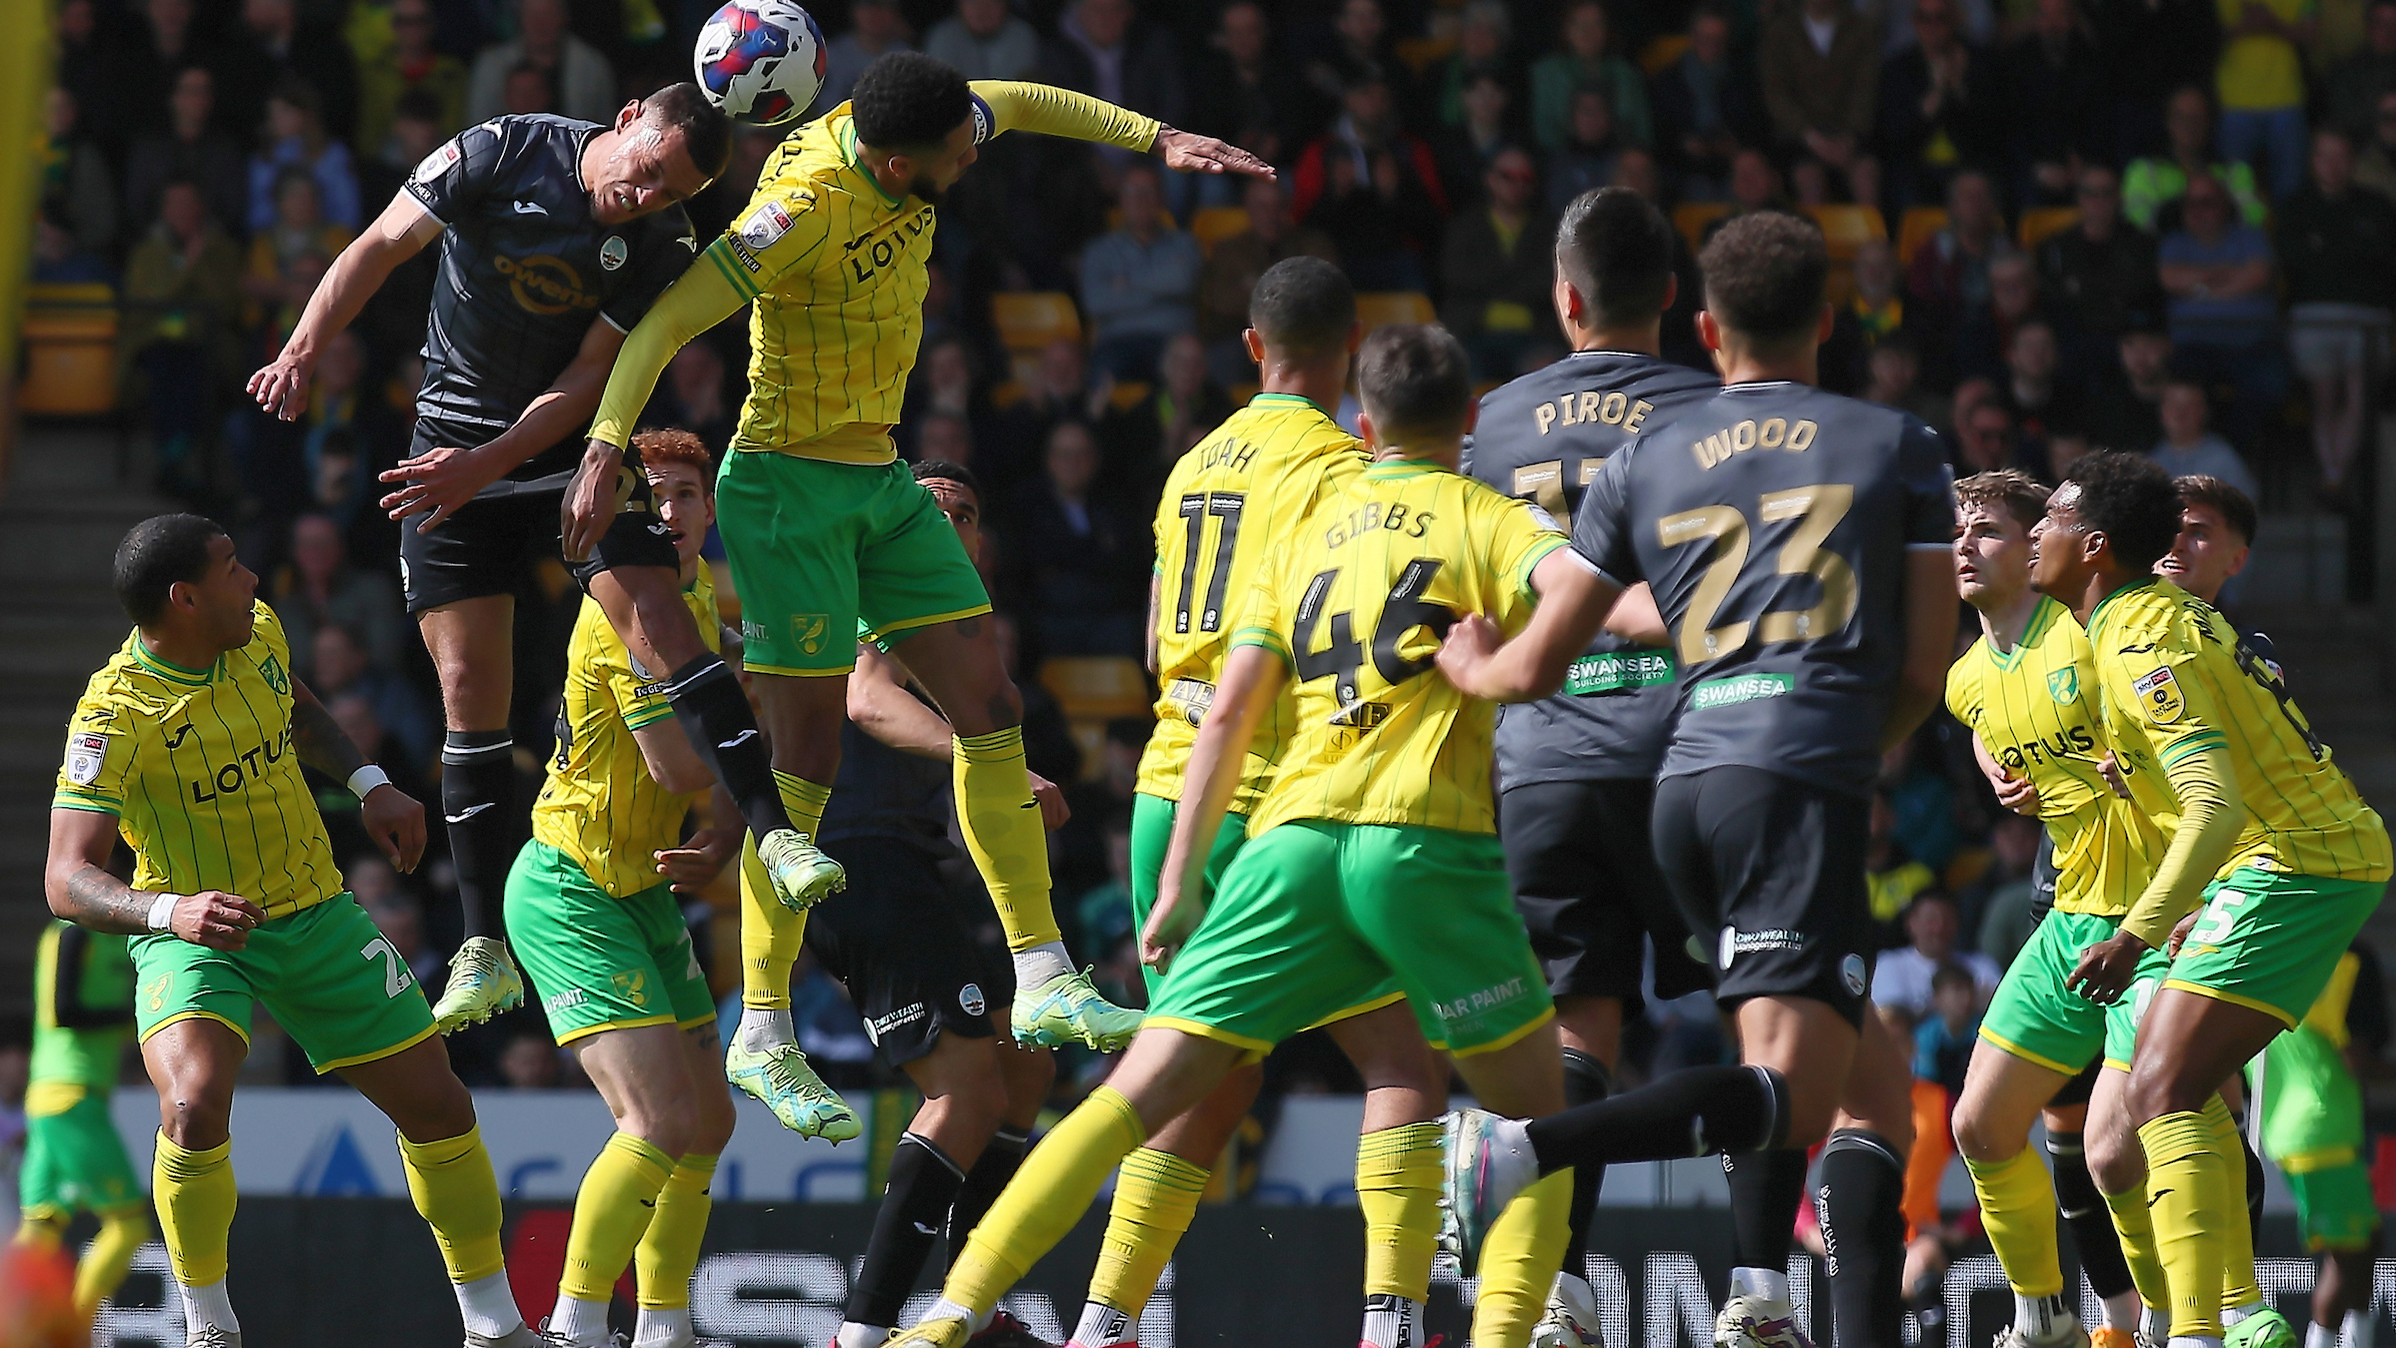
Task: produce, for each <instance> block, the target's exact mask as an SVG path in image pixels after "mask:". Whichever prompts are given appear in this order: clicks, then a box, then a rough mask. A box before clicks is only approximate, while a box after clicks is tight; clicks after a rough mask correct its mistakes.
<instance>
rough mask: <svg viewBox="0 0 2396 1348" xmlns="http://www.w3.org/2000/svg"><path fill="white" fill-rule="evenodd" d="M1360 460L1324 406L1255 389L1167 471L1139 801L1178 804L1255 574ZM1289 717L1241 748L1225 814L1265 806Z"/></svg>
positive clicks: (1288, 705) (1277, 709) (1359, 449)
mask: <svg viewBox="0 0 2396 1348" xmlns="http://www.w3.org/2000/svg"><path fill="white" fill-rule="evenodd" d="M1366 461H1367V458H1366V455H1365V452H1364V446H1363V444H1362V443H1361V442H1359V441H1358V440H1357V439H1356V437H1355V436H1353V435H1350V434H1348V433H1347V432H1346V431H1344V430H1341V429H1340V427H1339V423H1338V422H1335V421H1333V420H1332V419H1331V418H1330V416H1329V415H1327V414H1326V413H1325V412H1324V411H1323V409H1322V408H1320V407H1317V406H1315V405H1314V404H1313V403H1311V402H1309V401H1307V400H1306V399H1304V398H1301V397H1298V396H1297V395H1295V394H1290V393H1259V394H1257V395H1256V396H1255V397H1254V398H1252V399H1250V400H1249V402H1248V405H1247V406H1246V407H1244V408H1241V409H1240V410H1239V411H1237V412H1234V413H1232V414H1231V418H1230V420H1228V421H1225V422H1224V423H1223V424H1222V425H1221V426H1219V427H1216V428H1215V431H1214V433H1213V434H1211V435H1209V436H1207V437H1206V438H1205V439H1203V440H1201V441H1199V442H1198V443H1197V444H1196V445H1194V446H1192V447H1191V449H1190V452H1189V453H1187V454H1184V455H1182V456H1181V461H1180V462H1179V463H1176V464H1174V465H1173V472H1172V475H1171V476H1169V477H1167V478H1166V479H1165V492H1164V497H1163V499H1161V500H1159V501H1158V502H1157V507H1156V574H1157V606H1156V607H1157V611H1156V681H1157V688H1158V690H1159V691H1158V696H1157V700H1156V730H1155V731H1154V732H1153V733H1151V734H1150V735H1149V737H1148V748H1147V750H1146V752H1144V753H1142V754H1141V755H1140V778H1139V784H1138V787H1137V789H1138V790H1139V791H1140V792H1141V793H1142V794H1144V795H1150V796H1158V797H1161V798H1163V799H1165V800H1179V799H1181V778H1182V771H1183V769H1184V768H1185V767H1186V766H1187V765H1188V763H1189V759H1190V746H1191V745H1192V744H1195V743H1196V742H1197V740H1198V726H1199V725H1200V723H1201V722H1203V721H1204V720H1205V718H1206V709H1207V707H1208V706H1209V705H1210V704H1212V703H1213V701H1214V697H1215V682H1216V680H1217V679H1219V678H1220V677H1222V673H1223V657H1224V655H1225V654H1227V653H1228V652H1229V650H1230V648H1231V637H1232V634H1233V633H1234V632H1237V631H1238V630H1239V629H1240V627H1241V624H1242V621H1243V619H1244V618H1245V617H1246V606H1247V603H1248V600H1249V597H1250V592H1251V591H1252V590H1253V589H1254V588H1255V585H1256V575H1257V568H1258V566H1259V565H1260V564H1261V562H1262V561H1263V558H1264V556H1265V554H1266V552H1268V551H1269V550H1271V548H1272V547H1273V545H1274V544H1275V543H1276V542H1277V541H1279V540H1281V539H1286V538H1288V537H1290V536H1291V535H1292V534H1293V533H1294V532H1295V531H1296V529H1297V527H1298V524H1299V522H1300V521H1302V520H1304V519H1305V518H1306V517H1307V516H1308V515H1310V514H1312V513H1314V508H1315V507H1316V506H1317V505H1318V504H1320V503H1321V502H1322V501H1323V499H1324V498H1325V497H1327V496H1329V495H1331V494H1332V493H1333V492H1336V491H1338V490H1339V489H1340V488H1341V487H1344V486H1345V485H1347V484H1348V483H1349V482H1350V481H1352V480H1354V479H1355V477H1356V476H1357V475H1358V474H1359V473H1361V472H1363V471H1364V466H1365V463H1366ZM1296 715H1297V708H1296V703H1295V698H1294V696H1293V695H1291V694H1289V693H1288V692H1286V691H1285V692H1284V694H1283V696H1282V697H1280V698H1279V699H1277V700H1276V701H1275V702H1274V704H1273V712H1272V715H1271V717H1270V718H1269V719H1268V720H1266V721H1265V723H1264V724H1263V725H1261V726H1259V727H1257V731H1256V738H1255V739H1253V740H1251V741H1249V744H1248V767H1247V771H1246V772H1245V773H1243V774H1242V776H1241V778H1240V789H1239V794H1237V795H1236V796H1234V797H1232V801H1231V810H1232V813H1234V814H1249V813H1252V812H1254V810H1255V809H1256V803H1257V801H1259V800H1261V799H1263V797H1264V794H1265V791H1266V789H1267V788H1269V787H1270V786H1271V785H1272V781H1273V765H1274V764H1276V763H1278V762H1280V761H1281V751H1282V748H1283V746H1284V744H1285V743H1286V742H1287V740H1288V739H1289V735H1290V731H1291V729H1292V728H1293V724H1294V722H1293V718H1294V717H1295V716H1296Z"/></svg>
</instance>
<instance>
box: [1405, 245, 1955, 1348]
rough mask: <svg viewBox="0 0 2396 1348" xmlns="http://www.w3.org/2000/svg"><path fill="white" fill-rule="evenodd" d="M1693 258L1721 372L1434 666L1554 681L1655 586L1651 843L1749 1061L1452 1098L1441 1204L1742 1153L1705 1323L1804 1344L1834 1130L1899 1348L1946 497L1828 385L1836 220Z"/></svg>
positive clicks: (1865, 1330)
mask: <svg viewBox="0 0 2396 1348" xmlns="http://www.w3.org/2000/svg"><path fill="white" fill-rule="evenodd" d="M1701 266H1702V268H1703V271H1704V274H1705V287H1706V295H1705V298H1706V308H1705V311H1704V312H1702V313H1700V314H1699V315H1698V319H1697V328H1698V335H1699V337H1700V338H1701V339H1702V340H1703V341H1704V342H1705V344H1706V346H1707V347H1708V348H1709V349H1711V350H1712V351H1713V352H1714V355H1715V363H1716V365H1717V366H1718V367H1719V368H1720V369H1721V371H1722V375H1723V388H1722V391H1721V392H1720V393H1717V394H1715V395H1714V396H1713V397H1711V398H1707V399H1704V400H1702V401H1699V402H1696V403H1693V404H1690V405H1687V406H1685V407H1682V408H1679V409H1676V410H1675V411H1673V412H1671V413H1670V414H1667V415H1663V416H1656V417H1653V418H1651V419H1650V420H1649V421H1648V423H1647V425H1646V426H1645V428H1644V429H1643V430H1642V432H1641V433H1640V435H1639V436H1638V438H1637V439H1635V440H1633V441H1632V442H1631V444H1630V445H1628V446H1626V447H1625V448H1623V449H1621V450H1618V451H1616V452H1615V453H1614V454H1613V455H1612V456H1611V457H1609V458H1608V459H1607V460H1606V462H1605V463H1604V465H1603V466H1602V467H1601V468H1600V470H1599V472H1598V474H1597V477H1596V479H1595V480H1594V481H1593V482H1592V483H1591V484H1590V487H1589V490H1588V493H1587V495H1586V496H1585V497H1584V498H1583V500H1582V502H1581V508H1580V510H1579V511H1578V512H1577V513H1576V515H1575V517H1574V520H1573V549H1574V551H1575V552H1576V553H1578V554H1579V555H1580V556H1581V557H1582V559H1583V560H1584V561H1586V562H1587V563H1588V564H1589V566H1588V570H1587V571H1586V572H1585V573H1582V579H1581V581H1580V582H1579V583H1578V585H1577V586H1576V587H1574V588H1573V589H1570V590H1564V591H1561V592H1559V593H1557V594H1553V595H1546V596H1543V599H1542V602H1541V604H1540V607H1539V611H1538V613H1537V615H1536V616H1535V617H1534V618H1533V619H1532V622H1531V624H1530V626H1529V627H1527V628H1526V629H1524V631H1523V632H1522V633H1521V634H1520V635H1518V636H1517V637H1515V638H1514V639H1513V640H1512V641H1509V642H1504V643H1503V644H1501V643H1500V641H1499V639H1498V638H1499V634H1498V632H1497V630H1496V629H1495V628H1494V627H1493V626H1492V625H1491V624H1489V623H1488V622H1487V621H1486V620H1485V619H1483V618H1480V617H1479V616H1477V615H1474V616H1468V617H1466V618H1464V619H1462V620H1460V621H1458V622H1457V623H1456V625H1455V626H1454V627H1453V628H1452V629H1451V630H1450V632H1449V635H1448V638H1447V642H1446V644H1445V646H1444V647H1443V648H1442V651H1441V654H1440V667H1441V669H1442V670H1443V671H1445V673H1446V674H1447V677H1448V678H1449V679H1450V680H1451V681H1452V682H1454V683H1455V684H1456V686H1457V687H1459V688H1461V689H1463V690H1465V691H1466V692H1469V693H1474V694H1477V695H1480V696H1484V697H1493V698H1498V699H1500V700H1504V701H1522V700H1527V699H1531V698H1537V697H1542V696H1547V695H1551V694H1553V693H1554V692H1555V691H1556V690H1557V689H1558V687H1559V686H1560V685H1561V684H1562V683H1563V682H1564V678H1565V674H1566V670H1567V668H1568V667H1569V666H1570V665H1571V663H1572V662H1573V661H1574V660H1576V659H1579V658H1581V657H1582V656H1583V653H1584V652H1585V651H1586V649H1587V646H1588V642H1589V640H1590V638H1591V636H1592V635H1593V634H1594V633H1595V632H1596V630H1597V626H1598V623H1599V621H1600V619H1602V618H1603V617H1604V616H1605V614H1606V612H1607V611H1608V609H1610V608H1611V607H1612V606H1613V604H1614V602H1615V600H1616V598H1617V597H1618V596H1619V595H1620V594H1621V592H1622V591H1623V590H1624V588H1625V587H1627V586H1628V585H1630V584H1633V583H1635V582H1638V581H1641V580H1645V581H1647V582H1649V583H1650V584H1651V585H1652V586H1653V587H1654V595H1655V603H1656V607H1657V609H1658V610H1659V612H1660V613H1661V614H1662V616H1663V620H1664V625H1665V627H1666V628H1667V629H1668V631H1669V633H1670V635H1671V641H1672V649H1673V653H1674V656H1675V657H1676V659H1677V660H1678V661H1679V664H1680V683H1679V710H1678V719H1677V720H1676V722H1675V723H1674V727H1673V731H1672V737H1671V741H1670V744H1669V745H1668V747H1667V748H1666V750H1665V753H1664V760H1663V764H1662V767H1661V768H1660V769H1659V778H1660V780H1659V782H1658V784H1657V787H1656V797H1655V811H1654V826H1653V838H1654V841H1655V848H1656V859H1657V861H1658V862H1659V863H1660V864H1661V866H1662V867H1663V870H1664V874H1665V876H1666V878H1667V879H1668V880H1669V882H1670V883H1671V885H1672V888H1673V891H1674V895H1675V897H1676V898H1677V899H1678V900H1679V903H1680V907H1681V910H1682V912H1683V913H1684V915H1685V916H1686V917H1687V920H1688V923H1689V926H1690V928H1691V929H1692V930H1695V931H1699V932H1704V933H1708V934H1709V943H1710V944H1716V945H1718V956H1717V970H1716V987H1717V994H1718V995H1719V996H1720V998H1721V999H1722V1002H1723V1004H1724V1005H1725V1006H1728V1007H1730V1008H1732V1009H1733V1011H1734V1014H1735V1015H1736V1016H1737V1019H1738V1024H1739V1033H1740V1039H1741V1049H1742V1054H1743V1057H1744V1064H1743V1065H1741V1066H1737V1067H1705V1068H1696V1069H1692V1070H1689V1071H1684V1072H1677V1073H1674V1074H1672V1075H1670V1076H1667V1077H1664V1078H1661V1079H1659V1080H1657V1081H1655V1082H1653V1083H1651V1084H1650V1085H1648V1086H1646V1087H1643V1088H1641V1089H1639V1090H1637V1091H1632V1092H1629V1093H1627V1094H1624V1095H1619V1096H1615V1097H1613V1098H1612V1099H1609V1100H1604V1101H1600V1102H1598V1103H1595V1104H1589V1105H1582V1106H1579V1107H1577V1108H1574V1109H1569V1110H1566V1111H1565V1112H1564V1113H1561V1114H1556V1115H1551V1116H1549V1117H1547V1118H1544V1119H1539V1120H1535V1121H1532V1122H1529V1123H1527V1124H1526V1123H1523V1122H1520V1121H1516V1120H1509V1119H1501V1118H1498V1117H1495V1116H1493V1115H1490V1114H1486V1113H1483V1112H1480V1111H1465V1112H1463V1113H1460V1114H1456V1115H1451V1116H1450V1127H1449V1146H1450V1154H1449V1164H1448V1186H1447V1187H1448V1202H1449V1203H1450V1205H1451V1209H1452V1213H1453V1217H1454V1220H1455V1225H1456V1228H1457V1229H1456V1236H1457V1238H1458V1239H1459V1240H1460V1242H1461V1243H1462V1244H1463V1245H1464V1246H1465V1247H1466V1248H1467V1249H1468V1250H1469V1249H1470V1248H1472V1247H1473V1246H1475V1245H1476V1244H1477V1243H1478V1241H1479V1240H1480V1238H1481V1237H1482V1236H1483V1235H1484V1234H1485V1233H1486V1232H1487V1230H1488V1224H1489V1222H1490V1221H1492V1220H1494V1218H1495V1217H1496V1215H1497V1214H1498V1212H1500V1211H1501V1210H1502V1209H1503V1206H1504V1204H1505V1203H1506V1202H1507V1201H1509V1200H1510V1199H1511V1198H1512V1197H1513V1195H1514V1194H1515V1193H1517V1192H1519V1191H1520V1190H1521V1189H1522V1188H1523V1187H1524V1186H1526V1185H1528V1184H1529V1183H1530V1182H1532V1181H1533V1180H1534V1179H1536V1178H1537V1177H1538V1176H1540V1175H1542V1174H1545V1173H1549V1172H1552V1171H1554V1170H1556V1169H1558V1168H1561V1167H1564V1166H1580V1165H1603V1164H1609V1163H1612V1162H1617V1161H1640V1160H1660V1159H1665V1158H1669V1157H1675V1156H1689V1155H1697V1154H1703V1153H1707V1152H1720V1153H1724V1154H1726V1155H1736V1160H1735V1161H1729V1162H1726V1167H1727V1168H1728V1169H1729V1170H1730V1181H1731V1202H1732V1214H1733V1220H1734V1228H1735V1243H1736V1254H1737V1259H1736V1263H1737V1266H1736V1267H1734V1268H1733V1270H1732V1272H1731V1282H1730V1295H1729V1297H1728V1299H1727V1301H1726V1303H1725V1305H1724V1306H1723V1309H1722V1313H1721V1316H1720V1317H1719V1318H1718V1319H1717V1321H1716V1323H1715V1329H1714V1335H1715V1341H1716V1342H1717V1343H1718V1344H1723V1345H1726V1346H1729V1348H1751V1346H1752V1345H1756V1344H1763V1343H1774V1344H1790V1343H1801V1342H1803V1341H1804V1339H1803V1335H1802V1333H1801V1331H1800V1329H1799V1327H1798V1326H1797V1324H1796V1323H1795V1319H1794V1315H1793V1311H1792V1309H1791V1306H1790V1302H1789V1293H1788V1285H1787V1273H1786V1271H1785V1270H1786V1266H1787V1258H1788V1253H1789V1244H1790V1216H1791V1214H1792V1213H1793V1212H1794V1211H1795V1210H1796V1206H1797V1203H1798V1200H1799V1197H1800V1195H1801V1194H1802V1193H1803V1191H1804V1187H1805V1168H1806V1167H1805V1149H1806V1148H1807V1147H1808V1146H1810V1145H1811V1144H1812V1143H1814V1142H1815V1141H1817V1140H1819V1139H1821V1138H1822V1137H1823V1136H1824V1135H1825V1134H1829V1135H1830V1139H1831V1140H1830V1145H1829V1147H1828V1148H1826V1149H1825V1151H1824V1154H1823V1161H1822V1165H1823V1181H1822V1191H1821V1196H1820V1202H1819V1204H1818V1207H1819V1211H1820V1215H1821V1217H1822V1225H1823V1228H1824V1239H1825V1241H1826V1242H1827V1241H1830V1240H1833V1239H1835V1240H1836V1242H1837V1248H1838V1251H1839V1260H1838V1263H1837V1265H1836V1271H1835V1272H1834V1273H1833V1275H1832V1278H1831V1301H1832V1314H1833V1317H1834V1321H1835V1322H1836V1324H1837V1326H1838V1328H1839V1331H1840V1332H1839V1334H1838V1339H1839V1342H1840V1344H1841V1345H1842V1348H1867V1346H1868V1348H1898V1345H1899V1343H1900V1342H1901V1338H1900V1334H1901V1326H1902V1320H1903V1314H1902V1308H1901V1301H1900V1298H1899V1295H1898V1290H1899V1289H1898V1279H1899V1276H1900V1269H1901V1262H1902V1257H1903V1246H1904V1232H1905V1227H1904V1219H1903V1218H1902V1216H1901V1215H1900V1214H1899V1212H1898V1207H1897V1200H1898V1193H1899V1190H1900V1188H1901V1186H1902V1180H1903V1169H1904V1156H1905V1151H1906V1149H1907V1147H1908V1146H1910V1145H1911V1141H1912V1126H1911V1110H1910V1105H1909V1101H1908V1083H1907V1079H1906V1071H1905V1065H1904V1063H1903V1061H1902V1060H1901V1059H1900V1058H1899V1056H1898V1053H1897V1047H1896V1045H1895V1044H1894V1042H1893V1041H1892V1040H1891V1039H1890V1037H1889V1035H1888V1033H1887V1031H1886V1030H1884V1029H1882V1028H1881V1026H1880V1023H1879V1021H1878V1020H1877V1019H1876V1018H1875V1017H1872V1016H1870V1015H1868V1014H1866V1012H1867V1010H1868V1007H1867V1005H1866V998H1865V992H1866V989H1867V988H1868V987H1869V986H1870V980H1871V956H1870V950H1871V947H1872V943H1871V938H1870V922H1871V913H1870V907H1869V903H1868V900H1867V897H1866V891H1865V883H1864V852H1865V847H1866V843H1867V839H1868V834H1869V807H1868V803H1867V802H1868V793H1869V791H1870V789H1871V783H1872V780H1873V777H1874V776H1875V775H1876V772H1877V769H1878V764H1879V757H1880V754H1881V752H1882V751H1883V750H1884V749H1886V748H1887V747H1889V746H1891V745H1894V744H1897V743H1899V742H1901V741H1902V740H1903V739H1904V738H1905V737H1906V736H1907V735H1909V734H1911V733H1912V732H1913V730H1914V729H1915V728H1916V727H1918V726H1919V725H1920V724H1921V723H1922V720H1923V718H1924V717H1926V716H1927V715H1929V713H1930V711H1931V710H1932V708H1934V707H1935V706H1936V705H1937V702H1938V698H1939V695H1940V690H1941V687H1942V684H1943V681H1944V676H1945V673H1946V667H1947V662H1948V658H1949V656H1950V654H1951V653H1952V650H1953V641H1954V634H1955V619H1956V612H1955V600H1954V594H1953V589H1952V580H1951V578H1950V575H1949V568H1950V565H1951V563H1950V559H1949V557H1948V548H1949V545H1950V540H1951V538H1952V535H1953V532H1954V504H1953V490H1952V487H1951V485H1950V480H1949V474H1948V471H1947V465H1946V458H1945V455H1944V454H1942V453H1941V452H1940V448H1939V444H1938V438H1937V437H1936V436H1935V435H1934V434H1932V433H1931V431H1930V430H1929V429H1928V428H1927V427H1925V426H1924V425H1922V423H1921V422H1919V421H1917V420H1915V419H1914V418H1913V417H1910V416H1907V415H1905V414H1904V413H1901V412H1896V411H1892V410H1890V409H1887V408H1882V407H1876V406H1873V405H1871V404H1868V403H1862V402H1857V401H1855V400H1853V399H1848V398H1842V397H1838V396H1836V395H1833V394H1828V393H1823V392H1821V391H1820V390H1818V389H1815V388H1813V387H1811V385H1812V383H1813V381H1814V378H1815V364H1816V362H1815V353H1816V349H1817V347H1818V345H1819V343H1820V342H1821V340H1822V339H1823V338H1824V337H1825V336H1827V335H1828V333H1829V330H1830V321H1831V313H1830V309H1829V307H1828V306H1827V305H1826V304H1825V303H1824V302H1823V287H1824V283H1825V281H1826V279H1827V276H1828V271H1829V261H1828V256H1827V253H1826V251H1825V249H1824V247H1823V242H1822V235H1821V232H1820V231H1819V230H1817V229H1815V228H1814V226H1813V225H1812V224H1811V223H1809V222H1806V221H1804V220H1801V219H1799V218H1797V217H1795V216H1791V215H1783V214H1780V213H1777V212H1758V213H1756V214H1753V215H1748V216H1744V217H1741V218H1740V219H1738V220H1735V221H1733V222H1731V223H1730V224H1729V225H1726V226H1724V227H1723V229H1722V230H1721V232H1720V233H1718V234H1716V235H1715V236H1714V239H1713V241H1712V242H1711V243H1709V244H1708V245H1707V246H1706V250H1705V253H1704V256H1703V258H1702V259H1701ZM1716 934H1718V935H1716ZM1834 1128H1835V1131H1833V1130H1834Z"/></svg>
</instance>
